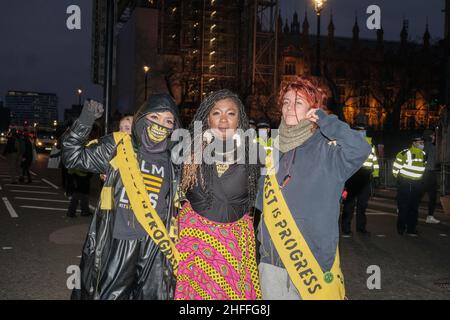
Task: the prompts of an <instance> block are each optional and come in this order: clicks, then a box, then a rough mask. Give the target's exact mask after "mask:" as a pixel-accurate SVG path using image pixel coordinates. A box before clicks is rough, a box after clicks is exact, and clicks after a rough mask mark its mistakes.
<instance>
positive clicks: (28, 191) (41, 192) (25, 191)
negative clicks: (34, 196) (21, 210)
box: [10, 190, 58, 194]
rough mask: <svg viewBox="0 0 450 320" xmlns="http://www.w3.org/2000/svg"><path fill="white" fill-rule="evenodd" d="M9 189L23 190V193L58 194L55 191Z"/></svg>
mask: <svg viewBox="0 0 450 320" xmlns="http://www.w3.org/2000/svg"><path fill="white" fill-rule="evenodd" d="M10 191H11V192H23V193H40V194H58V193H57V192H44V191H30V190H10Z"/></svg>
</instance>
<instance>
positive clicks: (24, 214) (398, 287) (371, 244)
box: [0, 155, 450, 299]
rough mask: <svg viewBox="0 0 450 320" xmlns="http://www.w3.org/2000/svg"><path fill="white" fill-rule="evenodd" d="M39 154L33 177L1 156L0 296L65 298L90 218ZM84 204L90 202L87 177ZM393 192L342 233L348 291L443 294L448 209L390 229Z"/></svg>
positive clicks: (448, 263) (449, 266)
mask: <svg viewBox="0 0 450 320" xmlns="http://www.w3.org/2000/svg"><path fill="white" fill-rule="evenodd" d="M46 163H47V157H46V156H45V155H40V157H39V160H38V162H37V163H36V164H35V166H34V167H33V172H34V174H35V176H33V178H34V180H33V183H32V184H30V185H28V184H20V185H11V184H10V183H9V177H8V169H7V167H6V163H5V161H4V160H0V187H1V189H0V299H68V298H69V296H70V290H69V289H68V288H67V285H66V281H67V278H68V277H69V274H67V273H66V271H67V268H68V267H69V266H71V265H77V264H78V263H79V260H80V259H79V256H80V254H81V246H82V243H83V241H84V237H85V234H86V230H87V227H88V224H89V222H90V218H86V217H77V218H75V219H70V218H67V217H66V215H65V214H66V208H67V205H68V200H67V198H66V197H65V196H64V194H63V191H62V190H61V188H60V180H59V172H58V170H49V169H46ZM93 189H94V190H93V192H92V198H91V205H94V204H95V202H96V194H98V191H97V190H98V184H97V183H94V188H93ZM394 197H395V192H393V191H392V190H377V193H376V197H374V198H372V200H371V202H370V208H369V210H368V229H369V230H370V231H372V236H371V237H361V236H358V235H355V236H354V237H352V238H348V239H341V248H340V250H341V256H342V258H341V260H342V268H343V272H344V275H345V278H346V287H347V293H348V297H349V298H350V299H450V291H447V290H446V289H445V288H441V287H440V286H438V285H436V284H435V283H436V282H445V281H446V282H450V216H445V215H444V214H443V212H442V210H438V212H437V215H436V217H437V218H438V219H442V220H443V223H441V224H439V225H428V224H425V223H424V220H423V219H424V217H425V214H426V210H425V204H424V205H423V206H422V209H421V222H420V225H419V231H420V232H421V233H420V237H418V238H409V237H401V236H398V235H397V234H396V232H395V221H396V216H395V213H396V206H395V202H394V200H393V199H394ZM372 265H375V266H378V267H379V268H380V272H381V278H380V279H381V289H379V290H377V289H373V290H369V289H368V288H367V279H368V277H369V276H370V275H369V274H367V268H368V267H369V266H372Z"/></svg>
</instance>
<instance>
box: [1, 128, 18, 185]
mask: <svg viewBox="0 0 450 320" xmlns="http://www.w3.org/2000/svg"><path fill="white" fill-rule="evenodd" d="M19 149H20V142H19V136H18V134H17V131H16V130H12V131H10V132H9V135H8V140H7V142H6V146H5V149H4V150H3V156H4V157H6V161H7V163H8V168H9V173H10V176H11V183H13V184H16V183H17V177H18V176H19V175H20V173H19V165H20V160H19Z"/></svg>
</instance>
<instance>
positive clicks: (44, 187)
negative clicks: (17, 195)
mask: <svg viewBox="0 0 450 320" xmlns="http://www.w3.org/2000/svg"><path fill="white" fill-rule="evenodd" d="M5 186H12V187H17V184H12V183H6V184H5ZM23 186H24V187H26V188H40V189H50V187H47V186H32V185H29V184H26V185H23Z"/></svg>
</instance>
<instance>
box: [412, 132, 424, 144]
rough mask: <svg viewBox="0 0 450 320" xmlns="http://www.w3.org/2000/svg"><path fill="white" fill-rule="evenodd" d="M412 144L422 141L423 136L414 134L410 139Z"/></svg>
mask: <svg viewBox="0 0 450 320" xmlns="http://www.w3.org/2000/svg"><path fill="white" fill-rule="evenodd" d="M411 140H412V142H417V141H423V140H424V139H423V136H422V135H421V134H414V135H413V136H412V137H411Z"/></svg>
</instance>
